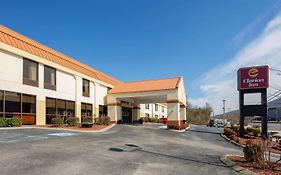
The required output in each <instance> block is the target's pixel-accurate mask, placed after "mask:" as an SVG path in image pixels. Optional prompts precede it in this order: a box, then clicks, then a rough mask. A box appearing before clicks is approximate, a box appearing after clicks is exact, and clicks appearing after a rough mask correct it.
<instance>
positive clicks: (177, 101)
mask: <svg viewBox="0 0 281 175" xmlns="http://www.w3.org/2000/svg"><path fill="white" fill-rule="evenodd" d="M179 102H180V101H179V100H178V99H170V100H167V103H179Z"/></svg>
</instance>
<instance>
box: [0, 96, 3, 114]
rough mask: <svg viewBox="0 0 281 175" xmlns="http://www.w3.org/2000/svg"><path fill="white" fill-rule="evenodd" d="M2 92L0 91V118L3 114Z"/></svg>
mask: <svg viewBox="0 0 281 175" xmlns="http://www.w3.org/2000/svg"><path fill="white" fill-rule="evenodd" d="M3 105H4V92H3V91H0V118H1V117H4V116H3V112H4V111H3V109H4V106H3Z"/></svg>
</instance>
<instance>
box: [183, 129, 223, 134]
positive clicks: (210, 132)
mask: <svg viewBox="0 0 281 175" xmlns="http://www.w3.org/2000/svg"><path fill="white" fill-rule="evenodd" d="M187 132H199V133H208V134H221V133H222V132H215V131H201V130H192V129H191V130H188V131H187Z"/></svg>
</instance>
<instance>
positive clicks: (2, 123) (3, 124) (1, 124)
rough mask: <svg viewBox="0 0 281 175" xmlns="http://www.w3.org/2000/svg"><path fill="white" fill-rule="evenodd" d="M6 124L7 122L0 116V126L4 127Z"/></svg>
mask: <svg viewBox="0 0 281 175" xmlns="http://www.w3.org/2000/svg"><path fill="white" fill-rule="evenodd" d="M6 126H7V122H6V119H5V118H0V127H6Z"/></svg>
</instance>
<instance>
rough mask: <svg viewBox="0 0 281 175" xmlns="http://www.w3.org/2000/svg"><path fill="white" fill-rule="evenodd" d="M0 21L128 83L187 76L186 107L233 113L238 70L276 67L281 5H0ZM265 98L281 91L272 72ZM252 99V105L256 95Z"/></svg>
mask: <svg viewBox="0 0 281 175" xmlns="http://www.w3.org/2000/svg"><path fill="white" fill-rule="evenodd" d="M1 7H2V8H1V14H0V24H2V25H4V26H6V27H9V28H11V29H13V30H15V31H17V32H19V33H21V34H23V35H25V36H27V37H30V38H32V39H34V40H36V41H38V42H40V43H42V44H44V45H47V46H48V47H51V48H53V49H55V50H57V51H59V52H62V53H63V54H66V55H68V56H70V57H72V58H74V59H76V60H78V61H80V62H82V63H85V64H87V65H90V66H92V67H93V68H95V69H97V70H100V71H102V72H104V73H106V74H108V75H110V76H113V77H115V78H117V79H119V80H122V81H125V82H128V81H136V80H146V79H159V78H167V77H176V76H184V81H185V89H186V92H187V97H188V100H189V102H191V103H192V104H193V105H197V106H204V105H205V103H206V102H208V103H209V104H210V105H211V106H212V107H213V109H214V112H215V113H216V114H219V113H222V100H223V99H225V100H226V109H227V110H234V109H237V108H238V92H237V89H236V87H237V86H236V72H237V70H238V68H239V67H242V66H252V65H264V64H268V65H269V66H270V67H272V68H275V69H281V42H280V41H281V1H280V0H259V1H254V0H228V1H225V0H216V1H206V0H188V1H187V0H119V1H116V0H91V1H90V0H89V1H87V0H81V1H71V0H68V1H63V0H60V1H55V0H48V1H43V0H42V1H37V0H36V1H35V0H25V1H22V0H18V1H15V0H9V1H2V2H1ZM270 85H271V87H270V88H269V96H270V95H271V94H273V93H274V92H275V91H276V90H277V89H281V76H280V75H278V74H277V72H274V71H271V72H270ZM251 100H254V101H255V100H256V99H255V98H254V97H253V98H252V99H251Z"/></svg>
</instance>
